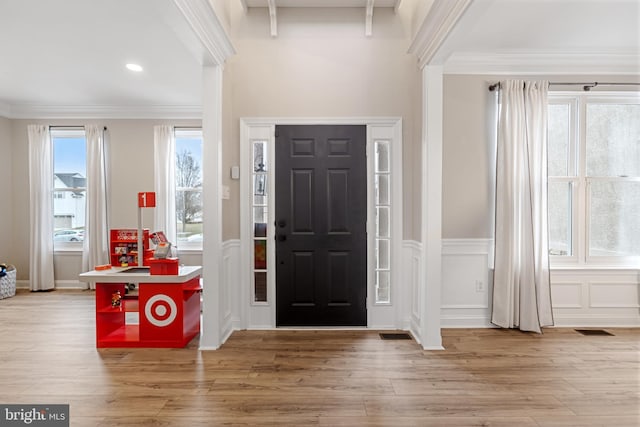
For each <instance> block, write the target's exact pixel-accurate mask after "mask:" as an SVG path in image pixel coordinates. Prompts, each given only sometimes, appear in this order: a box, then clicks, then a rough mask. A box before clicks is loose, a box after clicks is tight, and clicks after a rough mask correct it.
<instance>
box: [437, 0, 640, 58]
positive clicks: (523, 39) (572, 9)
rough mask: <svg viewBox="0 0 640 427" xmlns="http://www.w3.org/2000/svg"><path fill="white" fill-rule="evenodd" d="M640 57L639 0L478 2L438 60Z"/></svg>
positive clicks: (442, 50) (442, 46) (448, 40)
mask: <svg viewBox="0 0 640 427" xmlns="http://www.w3.org/2000/svg"><path fill="white" fill-rule="evenodd" d="M639 53H640V0H473V2H472V3H471V4H470V6H469V7H468V8H467V10H466V11H465V13H464V15H463V16H462V17H461V18H460V20H459V21H458V23H457V24H456V26H455V28H454V29H453V30H452V31H451V32H450V33H449V35H448V36H447V38H446V40H445V41H444V43H443V44H442V45H441V47H440V49H439V50H438V52H437V54H436V55H435V57H434V58H433V60H434V61H435V62H437V63H443V62H446V61H447V60H448V59H450V58H454V57H460V56H466V57H467V58H472V57H474V56H480V55H492V54H515V55H519V56H524V55H534V54H536V55H547V56H548V57H550V56H552V55H564V56H565V57H566V56H572V55H592V56H593V57H594V58H595V57H597V56H598V55H601V56H602V57H606V56H607V55H611V54H620V55H630V56H635V57H638V55H639Z"/></svg>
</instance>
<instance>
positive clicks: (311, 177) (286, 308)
mask: <svg viewBox="0 0 640 427" xmlns="http://www.w3.org/2000/svg"><path fill="white" fill-rule="evenodd" d="M275 150H276V159H275V160H276V165H275V168H276V182H275V185H276V212H275V216H276V295H277V297H276V324H277V325H278V326H366V324H367V312H366V295H367V292H366V288H367V285H366V283H367V251H366V240H367V236H366V220H367V185H366V126H334V125H331V126H276V147H275Z"/></svg>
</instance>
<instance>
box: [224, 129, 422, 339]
mask: <svg viewBox="0 0 640 427" xmlns="http://www.w3.org/2000/svg"><path fill="white" fill-rule="evenodd" d="M277 125H364V126H366V127H367V205H368V214H367V327H369V328H375V329H401V328H402V327H403V326H406V324H405V322H403V306H402V302H403V301H405V300H406V299H405V298H404V294H405V293H406V292H410V289H404V288H403V283H402V271H401V270H402V265H403V264H402V259H401V254H402V241H403V239H402V228H403V227H402V220H403V212H402V207H403V200H402V118H401V117H338V118H336V117H296V118H290V117H258V118H253V117H248V118H240V260H239V261H240V266H239V268H240V283H239V284H238V286H240V292H238V295H239V297H240V301H238V305H237V306H236V307H238V309H239V313H238V314H239V317H240V322H239V326H240V328H242V329H273V328H275V325H276V311H275V308H276V307H275V303H276V300H275V280H276V278H275V244H274V241H273V236H274V228H275V227H274V226H273V222H274V220H275V217H274V213H275V212H274V210H275V203H274V200H275V185H274V181H275V180H274V175H273V173H274V170H273V167H268V176H267V191H268V193H267V194H268V195H269V198H268V205H267V206H268V208H267V209H268V211H267V212H268V226H267V242H268V243H267V283H268V285H267V302H266V303H264V302H253V301H252V289H251V285H252V283H253V280H252V274H253V268H252V266H251V260H252V256H251V254H252V251H253V247H252V242H253V237H252V212H251V210H252V205H251V203H250V200H251V192H252V190H251V182H252V180H251V176H252V170H251V168H250V165H251V163H252V160H251V146H252V142H253V141H266V142H267V144H268V156H269V157H268V158H269V159H273V158H274V154H275V150H274V145H275V127H276V126H277ZM377 140H387V141H390V144H389V145H390V147H391V180H392V182H391V193H392V194H391V203H392V204H391V207H392V214H391V236H392V237H391V295H390V302H389V303H375V300H374V292H375V289H374V281H373V272H374V271H375V270H374V267H375V266H374V262H375V233H374V232H375V204H374V196H375V194H374V182H373V177H374V170H373V169H374V153H373V145H374V142H375V141H377Z"/></svg>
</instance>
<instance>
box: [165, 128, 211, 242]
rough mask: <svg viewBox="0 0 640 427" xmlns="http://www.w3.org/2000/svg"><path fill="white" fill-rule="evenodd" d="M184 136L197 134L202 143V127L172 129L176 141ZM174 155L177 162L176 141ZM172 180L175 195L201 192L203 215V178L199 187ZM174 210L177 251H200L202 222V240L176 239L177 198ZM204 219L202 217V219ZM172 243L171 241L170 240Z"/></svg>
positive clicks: (201, 166) (201, 167)
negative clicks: (184, 192)
mask: <svg viewBox="0 0 640 427" xmlns="http://www.w3.org/2000/svg"><path fill="white" fill-rule="evenodd" d="M179 134H180V135H181V136H184V137H189V136H197V137H200V139H201V140H202V141H203V144H204V139H203V138H204V137H203V133H202V128H200V127H174V129H173V137H174V139H175V140H176V141H177V139H178V137H179V136H178V135H179ZM175 155H176V157H175V159H174V161H175V162H177V160H178V147H177V142H176V153H175ZM200 156H201V158H202V152H201V153H200ZM202 163H203V162H201V163H200V172H201V174H202V173H203V170H202V169H203V165H202ZM175 170H176V174H177V173H178V168H177V167H176V168H175ZM174 182H175V184H176V185H175V191H176V193H175V194H176V197H177V195H178V191H200V194H201V200H203V206H202V209H203V215H204V198H203V196H202V195H203V194H204V193H203V188H204V180H203V182H202V186H201V187H199V188H198V187H184V188H182V187H178V185H177V180H176V177H174ZM175 206H176V212H174V215H173V216H174V222H175V227H176V242H175V244H176V245H177V248H178V251H179V252H202V248H203V245H204V224H203V233H202V241H200V242H188V241H178V236H177V233H178V212H177V208H178V205H177V200H176V205H175ZM203 221H204V219H203ZM172 243H173V242H172Z"/></svg>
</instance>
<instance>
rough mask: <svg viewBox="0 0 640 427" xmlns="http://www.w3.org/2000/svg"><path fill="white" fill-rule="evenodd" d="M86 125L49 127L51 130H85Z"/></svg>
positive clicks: (105, 128)
mask: <svg viewBox="0 0 640 427" xmlns="http://www.w3.org/2000/svg"><path fill="white" fill-rule="evenodd" d="M85 126H86V125H64V126H49V129H69V130H73V129H76V128H83V129H84V127H85ZM102 130H107V127H106V126H104V128H103V129H102Z"/></svg>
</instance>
